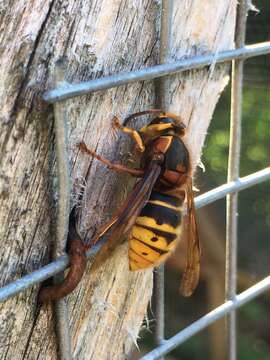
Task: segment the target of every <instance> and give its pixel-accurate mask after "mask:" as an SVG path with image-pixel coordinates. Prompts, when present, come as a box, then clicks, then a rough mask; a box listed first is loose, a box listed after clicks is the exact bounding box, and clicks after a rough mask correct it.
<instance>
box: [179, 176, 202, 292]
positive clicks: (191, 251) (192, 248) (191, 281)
mask: <svg viewBox="0 0 270 360" xmlns="http://www.w3.org/2000/svg"><path fill="white" fill-rule="evenodd" d="M186 196H187V215H186V223H185V226H186V229H185V231H186V236H187V259H186V267H185V271H184V274H183V277H182V280H181V285H180V291H181V293H182V294H183V295H184V296H190V295H191V294H192V293H193V291H194V290H195V288H196V287H197V285H198V281H199V276H200V256H201V250H200V242H199V236H198V231H197V223H196V217H195V206H194V196H193V190H192V180H191V179H190V180H189V181H188V183H187V187H186Z"/></svg>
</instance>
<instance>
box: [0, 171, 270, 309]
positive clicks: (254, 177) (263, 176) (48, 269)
mask: <svg viewBox="0 0 270 360" xmlns="http://www.w3.org/2000/svg"><path fill="white" fill-rule="evenodd" d="M267 180H270V167H268V168H265V169H263V170H260V171H257V172H255V173H253V174H250V175H248V176H245V177H242V178H240V179H238V180H237V181H232V182H230V183H228V184H224V185H221V186H219V187H217V188H215V189H213V190H210V191H208V192H206V193H204V194H202V195H200V196H197V197H196V198H195V207H196V209H198V208H201V207H203V206H206V205H208V204H211V203H213V202H215V201H217V200H220V199H222V198H224V197H225V196H226V195H228V194H229V193H232V192H235V191H241V190H244V189H247V188H250V187H252V186H254V185H256V184H260V183H262V182H265V181H267ZM105 241H106V240H105V239H102V240H101V241H100V242H98V243H97V244H96V245H95V246H93V247H92V248H91V249H90V250H89V251H88V252H87V258H88V259H92V258H93V257H94V256H95V255H96V254H97V253H98V251H99V250H100V248H101V246H102V245H103V244H104V242H105ZM68 265H69V260H68V256H67V255H63V256H61V257H60V258H58V259H57V260H55V261H53V262H51V263H50V264H48V265H45V266H44V267H42V268H41V269H39V270H36V271H34V272H32V273H31V274H28V275H25V276H23V277H22V278H20V279H17V280H15V281H13V282H11V283H10V284H8V285H5V286H3V287H1V288H0V303H1V302H4V301H6V300H8V299H9V298H11V297H13V296H15V295H17V294H19V293H21V292H22V291H25V290H27V289H28V288H29V287H31V286H34V285H37V284H39V283H41V282H42V281H44V280H46V279H48V278H50V277H52V276H54V275H56V274H58V273H60V272H61V271H63V270H65V269H66V268H67V267H68Z"/></svg>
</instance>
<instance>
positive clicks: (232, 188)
mask: <svg viewBox="0 0 270 360" xmlns="http://www.w3.org/2000/svg"><path fill="white" fill-rule="evenodd" d="M248 3H249V1H247V0H242V1H241V2H240V5H239V16H238V20H237V26H236V34H237V36H236V47H237V48H236V49H234V50H228V51H223V52H219V53H217V54H210V55H204V56H194V57H190V58H188V59H185V60H179V61H176V62H174V63H166V54H167V52H166V49H165V50H164V52H163V55H162V56H161V57H160V62H161V64H160V65H157V66H152V67H148V68H145V69H142V70H136V71H130V72H124V73H119V74H115V75H112V76H107V77H102V78H99V79H95V80H91V81H88V82H84V83H80V84H74V85H73V84H67V83H66V82H64V81H61V82H58V85H57V88H55V89H53V90H50V91H47V92H46V93H45V94H44V95H43V98H44V100H45V101H47V102H50V103H55V105H54V106H55V114H58V115H59V114H60V115H59V116H60V117H63V116H64V115H63V113H61V101H62V100H66V99H69V98H72V97H75V96H80V95H84V94H87V93H91V92H95V91H98V90H105V89H109V88H112V87H116V86H120V85H124V84H129V83H132V82H136V81H142V80H151V79H156V78H162V77H165V76H166V75H171V74H176V73H180V72H183V71H187V70H191V69H200V68H203V67H205V66H208V65H211V64H212V63H213V62H217V63H222V62H228V61H233V71H232V99H231V100H232V101H231V103H232V107H231V135H230V138H231V141H230V155H229V158H230V161H229V163H230V166H229V170H228V182H227V183H226V184H224V185H221V186H219V187H217V188H215V189H213V190H211V191H209V192H206V193H205V194H202V195H200V196H198V197H196V199H195V206H196V208H200V207H202V206H205V205H207V204H210V203H212V202H214V201H216V200H218V199H221V198H224V197H225V196H227V231H226V234H227V251H226V301H225V303H224V304H222V305H221V306H219V307H217V308H216V309H214V310H213V311H211V312H209V313H208V314H206V315H205V316H203V317H202V318H200V319H199V320H197V321H195V322H194V323H193V324H191V325H190V326H188V327H186V328H185V329H183V330H181V331H179V332H178V333H177V334H176V335H174V336H173V337H171V338H170V339H167V340H164V339H163V337H164V302H163V300H162V301H160V302H159V305H158V312H159V315H158V316H157V329H159V330H158V334H157V336H156V339H157V342H158V346H157V347H156V348H155V349H154V350H152V351H151V352H149V353H148V354H146V355H144V356H143V357H142V358H141V360H150V359H158V358H161V357H162V356H164V355H166V354H168V353H169V352H170V351H172V350H173V349H174V348H176V347H177V346H179V345H180V344H182V343H183V342H184V341H186V340H187V339H189V338H190V337H192V336H193V335H195V334H196V333H198V332H199V331H201V330H202V329H204V328H206V327H207V326H209V325H210V324H212V323H213V322H215V321H216V320H218V319H220V318H221V317H223V316H225V315H227V316H228V326H227V332H228V334H227V337H228V339H229V341H228V349H227V350H228V359H229V360H235V359H236V341H235V339H236V320H235V310H236V309H237V308H239V307H240V306H242V305H244V304H245V303H247V302H249V301H251V300H252V299H254V298H255V297H257V296H259V295H261V294H262V293H264V292H265V291H267V290H269V289H270V276H268V277H266V278H265V279H264V280H262V281H260V282H258V283H257V284H256V285H254V286H252V287H250V288H249V289H247V290H246V291H244V292H242V293H240V294H238V295H236V275H237V264H236V251H237V194H238V192H239V191H241V190H244V189H247V188H249V187H251V186H254V185H256V184H258V183H261V182H264V181H266V180H270V167H268V168H266V169H263V170H261V171H258V172H256V173H253V174H250V175H248V176H245V177H242V178H239V162H240V161H239V158H240V155H239V154H240V141H241V136H240V135H241V107H242V85H243V80H242V73H243V61H244V59H247V58H250V57H255V56H260V55H265V54H269V53H270V41H269V42H264V43H257V44H253V45H248V46H245V45H244V41H245V24H246V15H247V10H248ZM162 10H163V11H162V17H163V27H162V29H161V44H162V46H164V47H166V46H168V47H169V42H170V21H169V19H170V16H171V11H172V1H171V0H163V9H162ZM165 31H166V34H165V35H164V32H165ZM162 39H163V40H162ZM62 80H63V79H62ZM160 89H161V90H160V91H161V92H163V93H162V94H161V95H160V99H161V100H160V101H161V102H163V105H164V106H166V101H165V99H166V83H165V85H164V82H163V83H162V82H161V83H160ZM62 120H63V119H62ZM56 134H57V132H56ZM59 136H60V137H62V139H64V137H63V136H64V135H63V134H62V135H59ZM56 137H57V136H56ZM62 145H63V146H65V143H64V144H62ZM58 161H61V160H60V159H59V158H58ZM64 161H65V160H64ZM59 174H60V170H59ZM65 181H66V179H65V177H64V180H63V182H64V183H65ZM63 186H66V185H65V184H63ZM66 187H67V186H66ZM63 196H64V197H65V195H63ZM63 206H64V208H65V206H66V205H63ZM64 218H65V219H67V214H64ZM62 226H63V227H64V228H65V229H64V230H66V226H67V225H66V223H65V224H62ZM64 230H63V231H64ZM61 236H62V238H63V233H62V235H61V234H59V238H61ZM102 244H103V242H102V241H101V242H100V243H98V244H97V245H95V246H94V247H93V248H91V250H89V251H88V253H87V257H88V259H89V258H91V257H93V256H95V254H96V253H97V252H98V251H99V249H100V247H101V246H102ZM68 264H69V260H68V256H67V255H62V256H60V257H58V258H57V259H56V260H54V261H53V262H51V263H50V264H48V265H46V266H44V267H42V268H41V269H39V270H37V271H34V272H33V273H31V274H29V275H26V276H24V277H22V278H20V279H18V280H16V281H14V282H12V283H10V284H8V285H6V286H3V287H2V288H0V302H3V301H6V300H7V299H9V298H10V297H13V296H15V295H16V294H18V293H20V292H22V291H25V290H26V289H28V288H29V287H31V286H33V285H35V284H38V283H40V282H42V281H44V280H46V279H48V278H50V277H51V276H55V275H57V274H60V273H61V272H63V270H64V269H66V268H67V267H68ZM160 279H161V280H160V281H159V283H158V286H157V288H156V291H155V294H156V297H158V298H161V299H163V298H164V282H163V277H162V276H161V278H160ZM162 294H163V295H162ZM57 316H58V324H59V326H58V328H59V331H58V337H60V339H59V340H58V341H59V346H60V357H61V359H71V358H72V355H71V350H70V335H69V332H68V314H67V309H66V307H65V304H62V305H61V306H60V310H59V311H58V315H57Z"/></svg>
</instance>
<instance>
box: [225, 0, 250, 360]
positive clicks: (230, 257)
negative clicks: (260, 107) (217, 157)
mask: <svg viewBox="0 0 270 360" xmlns="http://www.w3.org/2000/svg"><path fill="white" fill-rule="evenodd" d="M247 11H248V1H247V0H242V1H241V2H240V5H239V8H238V14H237V22H236V30H235V31H236V35H235V46H236V47H237V48H238V47H243V46H244V45H245V34H246V17H247ZM242 97H243V60H234V61H233V63H232V84H231V125H230V146H229V160H228V182H230V181H235V180H237V179H238V178H239V166H240V149H241V118H242ZM237 217H238V193H237V192H235V193H232V194H230V195H227V204H226V219H227V224H226V275H225V297H226V300H234V299H235V296H236V292H237V240H238V239H237V228H238V224H237ZM226 320H227V321H226V335H227V356H226V359H228V360H236V355H237V344H236V336H237V334H236V312H235V310H233V311H232V312H231V313H230V314H229V315H228V316H227V319H226Z"/></svg>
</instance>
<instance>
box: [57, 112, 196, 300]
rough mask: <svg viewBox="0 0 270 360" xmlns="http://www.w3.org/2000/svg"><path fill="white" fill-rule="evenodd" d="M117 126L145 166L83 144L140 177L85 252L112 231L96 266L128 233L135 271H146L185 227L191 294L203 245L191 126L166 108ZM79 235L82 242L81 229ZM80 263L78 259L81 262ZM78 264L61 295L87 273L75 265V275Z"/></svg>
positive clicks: (184, 283)
mask: <svg viewBox="0 0 270 360" xmlns="http://www.w3.org/2000/svg"><path fill="white" fill-rule="evenodd" d="M149 114H150V115H154V119H153V120H152V121H151V122H150V123H149V124H147V125H146V126H143V127H142V128H141V129H139V130H138V131H137V130H135V129H132V128H130V127H128V126H127V125H128V123H129V121H130V120H132V119H135V118H138V117H140V116H142V115H149ZM113 126H114V128H116V129H119V130H121V131H122V132H124V133H126V134H128V135H130V136H131V137H132V139H133V140H134V141H135V148H136V151H137V153H139V154H140V158H141V160H140V168H138V169H137V168H130V167H127V166H124V165H122V164H117V163H112V162H110V161H109V160H107V159H105V158H103V157H101V156H100V155H98V154H97V153H96V152H94V151H92V150H90V149H89V148H88V147H87V146H86V144H85V143H84V142H80V143H79V144H78V147H79V149H80V150H81V151H82V152H83V153H85V154H88V155H91V156H93V157H95V158H96V159H98V160H99V161H101V162H102V163H104V164H105V165H106V166H108V167H109V168H110V169H112V170H115V171H118V172H125V173H128V174H130V175H132V176H135V177H137V178H138V181H137V182H136V183H135V186H134V188H133V190H132V191H131V193H130V194H129V195H128V197H127V199H126V200H125V202H124V204H123V205H122V206H121V207H120V209H119V210H118V211H117V212H116V214H115V215H114V216H113V218H112V219H111V220H110V221H109V222H108V223H106V224H105V225H104V226H103V227H102V229H101V230H100V231H99V232H98V234H97V235H96V236H95V237H94V238H93V239H92V241H91V242H90V243H89V244H85V245H84V250H85V251H86V250H88V249H89V248H90V247H91V246H93V245H94V244H95V243H97V242H98V241H99V240H100V239H101V238H102V237H103V236H104V235H105V234H107V232H110V235H109V237H108V240H107V242H106V243H105V244H104V245H103V247H102V248H101V250H100V252H99V253H98V254H97V256H96V259H95V261H94V264H93V267H94V268H96V267H98V266H99V265H100V264H102V263H104V261H105V260H106V259H107V258H108V257H109V256H110V254H111V253H112V252H113V250H114V249H115V248H116V246H117V245H119V243H120V242H121V240H122V238H123V237H124V236H128V244H129V246H128V258H129V268H130V270H131V271H137V270H143V269H146V268H150V267H156V266H158V265H160V264H161V263H163V262H164V261H165V260H166V259H167V258H168V257H169V256H170V255H171V254H172V253H173V251H174V250H175V248H176V246H177V244H178V242H179V240H180V238H181V234H182V233H183V230H185V233H186V236H185V237H186V239H187V256H186V266H185V270H184V273H183V276H182V280H181V286H180V290H181V292H182V294H183V295H184V296H190V295H191V294H192V293H193V291H194V289H195V288H196V286H197V284H198V280H199V272H200V243H199V237H198V231H197V224H196V217H195V207H194V197H193V187H192V167H191V160H190V154H189V151H188V149H187V147H186V145H185V143H184V141H183V137H184V135H185V128H186V127H185V125H184V123H183V122H182V120H181V118H180V117H178V116H176V115H175V114H172V113H169V112H165V111H163V110H160V109H151V110H146V111H141V112H138V113H134V114H132V115H130V116H128V117H127V118H126V119H125V120H124V122H123V125H121V121H120V119H119V118H118V117H116V116H115V117H114V119H113ZM184 203H185V204H186V215H185V217H183V213H184ZM76 239H77V240H78V234H77V233H76ZM71 248H72V247H71ZM80 249H81V247H80ZM82 259H83V257H82ZM83 261H84V260H82V262H83ZM77 262H78V261H77V260H76V261H75V263H77ZM71 265H72V261H71ZM84 267H85V265H84ZM75 268H79V269H80V274H79V275H78V276H76V275H75V276H74V277H75V278H76V284H75V282H74V283H72V281H70V277H69V276H67V279H68V284H66V285H65V281H64V283H63V284H60V285H58V286H59V288H61V287H62V288H63V287H64V291H63V289H62V288H61V289H62V290H61V294H63V293H65V294H66V293H68V292H70V291H72V290H73V288H74V287H75V286H76V285H77V283H78V282H79V280H80V277H81V276H82V273H83V270H82V266H78V264H77V265H76V267H75V265H73V267H72V266H71V269H70V273H72V274H74V272H76V271H74V269H75ZM71 278H72V276H71ZM71 283H72V284H71ZM55 290H57V285H56V289H54V290H53V291H52V293H54V294H57V291H55ZM60 297H61V296H60Z"/></svg>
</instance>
